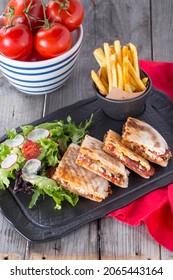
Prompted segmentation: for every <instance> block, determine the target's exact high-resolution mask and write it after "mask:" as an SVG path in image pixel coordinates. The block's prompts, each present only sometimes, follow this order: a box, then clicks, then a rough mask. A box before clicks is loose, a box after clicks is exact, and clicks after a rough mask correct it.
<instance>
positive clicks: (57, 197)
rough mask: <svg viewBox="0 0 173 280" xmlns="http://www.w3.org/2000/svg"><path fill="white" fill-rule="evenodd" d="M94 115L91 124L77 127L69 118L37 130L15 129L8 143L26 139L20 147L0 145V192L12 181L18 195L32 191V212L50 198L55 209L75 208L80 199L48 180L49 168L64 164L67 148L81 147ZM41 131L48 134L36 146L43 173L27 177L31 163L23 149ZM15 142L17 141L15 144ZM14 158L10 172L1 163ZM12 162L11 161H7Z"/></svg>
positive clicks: (45, 124) (28, 126) (39, 172)
mask: <svg viewBox="0 0 173 280" xmlns="http://www.w3.org/2000/svg"><path fill="white" fill-rule="evenodd" d="M92 121H93V115H91V117H90V119H89V120H86V121H85V122H84V123H80V124H79V125H76V124H75V123H74V122H73V120H72V118H71V117H70V116H68V117H67V121H66V122H64V121H62V120H55V121H53V122H45V123H42V124H39V125H36V126H33V125H24V126H21V127H20V129H21V131H20V132H17V131H16V129H11V130H7V131H6V135H7V139H11V140H14V139H15V137H16V136H17V135H23V136H24V142H23V143H22V144H20V145H19V146H17V145H16V146H12V147H11V146H9V145H7V143H8V142H9V141H8V142H7V143H6V141H4V142H3V143H0V189H6V188H8V187H9V186H10V179H13V180H16V183H15V191H25V192H27V191H26V190H28V189H29V191H30V192H31V191H32V198H31V202H30V204H29V208H32V207H33V206H34V205H35V204H36V203H37V201H38V199H39V197H40V196H41V195H42V196H44V195H48V196H50V197H52V199H53V200H54V202H55V209H61V205H62V201H63V200H67V201H68V202H69V203H71V204H72V205H73V206H75V205H76V203H77V201H78V196H77V195H76V194H74V193H71V192H70V191H68V190H65V189H64V188H63V187H62V186H60V185H58V184H57V183H56V182H55V181H54V180H53V179H51V178H48V176H47V170H48V168H52V167H56V166H57V165H58V163H59V161H60V160H61V158H62V156H63V154H64V152H65V151H66V149H67V147H68V145H69V144H70V143H71V142H73V143H76V144H80V143H81V142H82V140H83V139H84V136H85V135H86V134H87V133H88V128H89V127H90V125H91V124H92ZM38 128H43V129H46V130H48V131H49V137H46V138H40V139H38V140H36V141H33V142H35V143H36V144H37V145H38V147H39V151H40V153H39V155H38V156H37V160H40V162H41V170H39V171H38V172H37V173H35V174H34V173H32V174H30V175H27V174H26V173H22V170H24V169H23V168H24V166H25V164H26V162H27V161H28V158H26V156H25V154H24V153H23V149H22V148H23V147H24V145H25V144H26V143H27V142H28V141H30V140H28V139H27V137H28V135H29V133H30V132H31V131H33V130H36V129H38ZM13 142H15V141H13ZM11 154H16V155H17V160H16V162H15V163H13V164H12V165H11V166H10V164H9V167H8V168H2V166H3V165H2V162H3V161H4V160H5V159H7V156H9V155H11ZM8 158H9V157H8ZM29 191H28V193H29Z"/></svg>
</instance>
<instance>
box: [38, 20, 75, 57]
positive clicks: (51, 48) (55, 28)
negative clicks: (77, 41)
mask: <svg viewBox="0 0 173 280" xmlns="http://www.w3.org/2000/svg"><path fill="white" fill-rule="evenodd" d="M71 44H72V37H71V33H70V31H69V30H68V29H67V28H66V27H65V26H63V25H62V24H61V23H58V22H56V23H54V24H53V25H52V26H50V27H49V28H47V27H46V26H45V27H41V28H40V29H39V30H38V31H37V33H36V35H35V38H34V46H35V49H36V51H37V52H38V53H39V54H40V55H42V56H43V57H45V58H53V57H56V56H58V55H60V54H62V53H64V52H66V51H67V50H68V49H70V47H71Z"/></svg>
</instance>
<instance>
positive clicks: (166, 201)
mask: <svg viewBox="0 0 173 280" xmlns="http://www.w3.org/2000/svg"><path fill="white" fill-rule="evenodd" d="M140 67H141V68H142V69H143V70H144V71H145V72H147V73H148V75H149V76H150V77H151V80H152V84H153V86H154V87H156V88H158V89H160V90H162V91H164V92H165V93H167V94H168V95H169V97H170V98H171V99H172V100H173V63H171V62H156V61H147V60H141V61H140ZM110 216H111V217H114V218H116V219H118V220H119V221H122V222H124V223H127V224H129V225H131V226H138V225H140V224H141V223H145V225H146V227H147V229H148V232H149V233H150V234H151V236H152V237H153V238H154V239H155V240H156V241H157V242H158V243H159V244H160V245H162V246H164V247H165V248H167V249H168V250H170V251H173V183H172V184H170V185H167V186H165V187H164V188H160V189H158V190H155V191H152V192H150V193H148V194H146V195H144V196H142V197H140V198H139V199H137V200H135V201H133V202H132V203H130V204H128V205H127V206H125V207H123V208H120V209H118V210H115V211H113V212H111V213H109V214H108V215H107V216H106V217H110Z"/></svg>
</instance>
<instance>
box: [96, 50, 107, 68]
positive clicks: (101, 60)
mask: <svg viewBox="0 0 173 280" xmlns="http://www.w3.org/2000/svg"><path fill="white" fill-rule="evenodd" d="M93 54H94V57H95V59H96V60H97V62H98V64H99V65H100V67H105V66H106V58H105V54H104V52H103V50H102V48H97V49H95V50H94V52H93Z"/></svg>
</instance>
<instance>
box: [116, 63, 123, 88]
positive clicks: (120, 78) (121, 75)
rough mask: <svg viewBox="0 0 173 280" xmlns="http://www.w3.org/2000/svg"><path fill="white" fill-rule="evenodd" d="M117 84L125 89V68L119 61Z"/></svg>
mask: <svg viewBox="0 0 173 280" xmlns="http://www.w3.org/2000/svg"><path fill="white" fill-rule="evenodd" d="M117 85H118V88H119V89H122V90H123V88H124V87H123V70H122V67H121V65H120V64H119V63H117Z"/></svg>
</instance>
